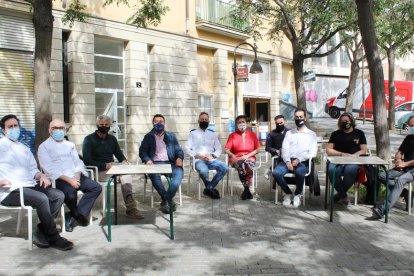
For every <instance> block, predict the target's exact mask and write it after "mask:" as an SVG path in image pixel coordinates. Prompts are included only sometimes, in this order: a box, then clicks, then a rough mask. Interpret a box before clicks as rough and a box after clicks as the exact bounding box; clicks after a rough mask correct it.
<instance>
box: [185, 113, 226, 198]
mask: <svg viewBox="0 0 414 276" xmlns="http://www.w3.org/2000/svg"><path fill="white" fill-rule="evenodd" d="M209 122H210V118H209V116H208V114H207V113H206V112H201V113H200V115H199V116H198V125H199V128H197V129H193V130H192V131H191V132H190V134H189V135H188V139H187V142H186V144H185V151H186V153H187V154H188V155H190V156H191V157H194V158H195V169H196V170H197V171H198V172H199V173H200V177H201V180H203V182H204V185H205V187H206V188H205V189H204V192H203V194H205V195H206V196H209V197H211V198H212V199H218V198H220V193H219V191H217V190H216V189H215V188H216V186H217V184H218V183H219V182H220V181H221V180H222V179H223V177H224V176H225V175H226V173H227V171H228V167H227V165H226V164H225V163H224V162H221V161H219V160H217V159H216V158H217V157H219V156H220V154H221V144H220V141H219V139H218V137H217V135H216V134H215V133H214V131H212V130H209V129H207V128H208V124H209ZM209 170H215V171H216V175H215V176H214V177H213V179H212V180H211V181H210V180H208V171H209Z"/></svg>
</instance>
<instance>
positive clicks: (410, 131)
mask: <svg viewBox="0 0 414 276" xmlns="http://www.w3.org/2000/svg"><path fill="white" fill-rule="evenodd" d="M408 132H409V133H410V134H414V126H412V127H409V128H408Z"/></svg>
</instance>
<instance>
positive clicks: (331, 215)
mask: <svg viewBox="0 0 414 276" xmlns="http://www.w3.org/2000/svg"><path fill="white" fill-rule="evenodd" d="M338 166H340V165H336V166H335V169H334V171H333V173H332V188H331V189H332V190H331V214H330V216H329V221H330V222H332V221H333V207H334V193H335V174H336V168H338ZM328 173H329V172H328Z"/></svg>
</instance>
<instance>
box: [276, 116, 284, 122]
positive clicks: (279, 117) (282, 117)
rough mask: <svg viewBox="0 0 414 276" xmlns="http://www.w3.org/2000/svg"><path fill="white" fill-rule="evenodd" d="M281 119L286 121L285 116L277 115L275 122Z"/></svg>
mask: <svg viewBox="0 0 414 276" xmlns="http://www.w3.org/2000/svg"><path fill="white" fill-rule="evenodd" d="M279 119H283V120H284V119H285V116H283V115H276V116H275V119H274V120H275V121H276V120H279Z"/></svg>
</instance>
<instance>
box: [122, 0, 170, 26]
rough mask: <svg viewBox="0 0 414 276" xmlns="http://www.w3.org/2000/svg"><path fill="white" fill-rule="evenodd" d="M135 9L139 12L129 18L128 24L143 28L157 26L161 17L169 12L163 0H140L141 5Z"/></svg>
mask: <svg viewBox="0 0 414 276" xmlns="http://www.w3.org/2000/svg"><path fill="white" fill-rule="evenodd" d="M124 1H125V0H124ZM135 8H136V9H137V11H136V12H135V13H134V14H133V15H132V16H131V17H130V18H128V20H127V23H129V24H133V25H136V26H137V27H143V28H147V27H148V26H150V25H152V26H157V25H158V24H159V23H160V22H161V17H162V16H163V15H165V13H166V12H167V11H169V7H167V6H164V5H163V1H162V0H140V5H139V6H135Z"/></svg>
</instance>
